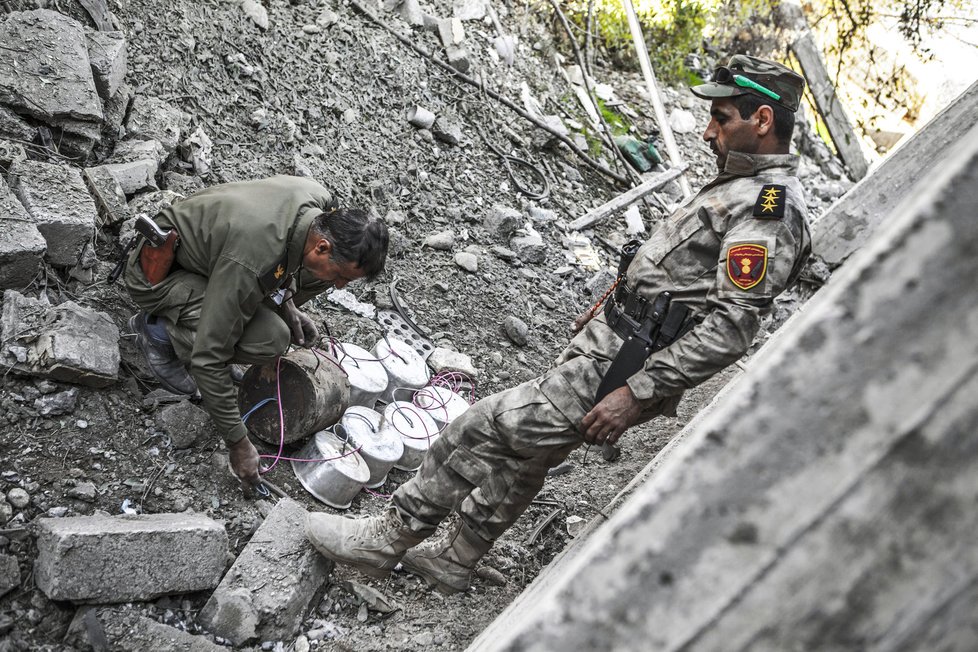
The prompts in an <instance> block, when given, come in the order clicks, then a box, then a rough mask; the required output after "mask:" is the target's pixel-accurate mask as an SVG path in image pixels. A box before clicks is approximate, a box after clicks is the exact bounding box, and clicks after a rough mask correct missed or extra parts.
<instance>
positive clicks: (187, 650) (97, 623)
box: [62, 605, 228, 652]
mask: <svg viewBox="0 0 978 652" xmlns="http://www.w3.org/2000/svg"><path fill="white" fill-rule="evenodd" d="M144 608H145V607H144V606H142V605H126V606H125V607H96V606H82V607H79V608H78V609H77V610H76V612H75V617H74V618H73V619H72V621H71V624H70V625H69V626H68V632H67V633H66V634H65V637H64V639H63V641H62V643H63V644H64V645H65V646H71V648H70V649H72V650H76V649H77V650H91V649H93V647H95V646H94V645H93V644H94V643H95V641H94V640H93V639H92V634H91V633H90V632H92V631H97V630H98V628H101V629H102V630H103V631H102V635H103V636H104V639H105V640H104V641H103V644H102V647H100V648H99V647H95V649H99V650H103V651H104V652H131V651H132V650H167V652H228V648H226V647H224V646H222V645H218V644H217V643H215V642H213V641H212V640H210V639H209V638H208V637H206V636H203V635H193V634H190V633H188V632H185V631H183V630H180V629H176V628H175V627H170V626H168V625H164V624H162V623H158V622H156V621H155V620H152V619H151V618H147V617H146V616H143V615H142V614H141V613H140V612H141V611H142V610H143V609H144ZM96 635H97V634H96Z"/></svg>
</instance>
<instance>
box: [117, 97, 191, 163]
mask: <svg viewBox="0 0 978 652" xmlns="http://www.w3.org/2000/svg"><path fill="white" fill-rule="evenodd" d="M189 124H190V116H188V115H187V114H186V113H184V112H183V111H181V110H180V109H178V108H176V107H174V106H173V105H171V104H169V103H167V102H164V101H163V100H161V99H159V98H158V97H148V96H146V95H137V96H136V97H135V99H133V101H132V109H130V111H129V119H128V120H127V121H126V133H127V134H128V136H129V138H138V139H141V140H156V141H159V143H160V144H161V145H162V146H163V150H164V151H165V152H166V154H167V155H169V154H172V153H173V152H174V150H176V148H177V145H178V144H179V143H180V136H181V134H182V133H183V131H184V129H186V128H187V126H188V125H189Z"/></svg>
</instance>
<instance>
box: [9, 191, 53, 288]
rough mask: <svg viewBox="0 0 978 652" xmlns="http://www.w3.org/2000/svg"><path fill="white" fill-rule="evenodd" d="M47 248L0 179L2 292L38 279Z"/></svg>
mask: <svg viewBox="0 0 978 652" xmlns="http://www.w3.org/2000/svg"><path fill="white" fill-rule="evenodd" d="M46 248H47V245H46V244H45V242H44V236H42V235H41V232H40V231H38V230H37V225H35V224H34V220H33V219H31V217H30V215H28V214H27V211H25V210H24V207H23V206H21V204H20V202H19V201H17V199H16V198H15V197H14V196H13V194H12V193H11V192H10V189H9V188H8V187H7V183H6V182H5V181H4V180H3V177H2V176H0V290H5V289H7V288H24V287H26V286H28V285H29V284H30V282H31V281H32V280H33V279H34V277H35V276H37V272H38V270H39V269H40V267H41V264H42V262H43V259H44V252H45V250H46Z"/></svg>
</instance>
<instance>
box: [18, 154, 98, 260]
mask: <svg viewBox="0 0 978 652" xmlns="http://www.w3.org/2000/svg"><path fill="white" fill-rule="evenodd" d="M10 173H11V179H12V180H13V191H14V193H15V194H16V195H17V198H18V199H20V202H21V204H23V205H24V208H26V209H27V212H28V213H29V214H30V216H31V217H32V218H33V219H34V223H35V224H36V225H37V229H38V231H40V232H41V235H42V236H44V240H45V242H46V243H47V251H46V253H45V256H44V258H45V260H47V261H48V262H49V263H50V264H52V265H57V266H63V267H71V266H73V265H75V264H77V263H78V257H79V255H80V254H81V252H82V249H84V247H85V245H86V244H87V243H89V242H91V240H92V236H93V235H94V232H95V219H96V217H97V215H98V211H97V209H96V208H95V202H94V201H93V200H92V197H91V195H89V194H88V190H87V189H86V188H85V182H84V181H82V177H81V172H79V171H78V170H77V169H76V168H68V167H63V166H60V165H52V164H50V163H41V162H40V161H19V162H17V163H15V164H13V165H12V166H11V168H10Z"/></svg>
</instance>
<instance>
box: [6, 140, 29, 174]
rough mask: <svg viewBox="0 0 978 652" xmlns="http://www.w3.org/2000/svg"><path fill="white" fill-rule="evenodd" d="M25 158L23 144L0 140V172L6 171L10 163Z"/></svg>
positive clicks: (25, 152)
mask: <svg viewBox="0 0 978 652" xmlns="http://www.w3.org/2000/svg"><path fill="white" fill-rule="evenodd" d="M26 159H27V151H26V150H25V149H24V146H23V145H21V144H20V143H14V142H11V141H9V140H0V173H5V172H8V171H9V170H10V166H11V165H13V164H14V163H16V162H17V161H23V160H26Z"/></svg>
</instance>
